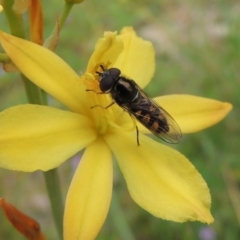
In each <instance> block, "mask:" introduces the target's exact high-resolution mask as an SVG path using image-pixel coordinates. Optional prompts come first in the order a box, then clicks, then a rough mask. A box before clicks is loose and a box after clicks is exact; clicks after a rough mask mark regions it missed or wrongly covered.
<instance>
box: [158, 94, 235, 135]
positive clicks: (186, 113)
mask: <svg viewBox="0 0 240 240" xmlns="http://www.w3.org/2000/svg"><path fill="white" fill-rule="evenodd" d="M154 100H155V101H156V102H157V103H158V104H159V105H160V106H162V107H163V108H164V109H165V110H166V111H167V112H168V113H169V114H170V115H171V116H172V117H173V118H174V120H175V121H176V122H177V123H178V125H179V126H180V128H181V130H182V132H183V133H193V132H197V131H201V130H203V129H205V128H208V127H211V126H213V125H215V124H217V123H218V122H220V121H221V120H222V119H223V118H225V117H226V115H227V114H228V113H229V112H230V111H231V109H232V105H231V104H230V103H227V102H220V101H217V100H214V99H209V98H203V97H197V96H192V95H185V94H182V95H180V94H176V95H167V96H162V97H157V98H154Z"/></svg>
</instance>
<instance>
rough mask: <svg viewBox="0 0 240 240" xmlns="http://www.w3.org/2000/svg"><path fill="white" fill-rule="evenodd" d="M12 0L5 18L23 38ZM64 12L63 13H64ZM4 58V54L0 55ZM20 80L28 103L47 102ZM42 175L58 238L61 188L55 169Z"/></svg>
mask: <svg viewBox="0 0 240 240" xmlns="http://www.w3.org/2000/svg"><path fill="white" fill-rule="evenodd" d="M13 2H14V0H2V6H3V8H4V13H5V14H6V18H7V20H8V23H9V27H10V30H11V33H12V34H13V35H15V36H17V37H20V38H25V31H24V24H23V19H22V15H21V14H16V13H15V12H14V11H13V10H12V5H13ZM67 9H68V11H70V9H71V8H70V5H69V6H68V7H67V8H66V10H65V12H66V13H67ZM66 13H65V14H66ZM65 20H66V15H65V19H64V17H63V18H62V19H61V24H63V22H64V21H65ZM1 58H3V60H5V59H4V56H1ZM21 77H22V80H23V82H24V86H25V90H26V94H27V97H28V101H29V103H32V104H40V105H44V104H47V101H46V95H44V93H43V91H42V90H41V89H40V88H38V87H37V86H36V85H35V84H33V83H32V82H31V81H29V79H28V78H26V77H25V76H24V75H22V74H21ZM44 177H45V181H46V186H47V191H48V195H49V199H50V202H51V207H52V212H53V217H54V220H55V224H56V227H57V230H58V234H59V239H62V238H63V237H62V236H63V224H62V222H63V200H62V195H61V188H60V182H59V177H58V173H57V169H53V170H50V171H48V172H44Z"/></svg>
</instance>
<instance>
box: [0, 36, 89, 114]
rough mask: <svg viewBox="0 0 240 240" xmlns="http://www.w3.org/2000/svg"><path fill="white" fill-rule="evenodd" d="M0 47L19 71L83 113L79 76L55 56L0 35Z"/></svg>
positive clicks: (26, 43)
mask: <svg viewBox="0 0 240 240" xmlns="http://www.w3.org/2000/svg"><path fill="white" fill-rule="evenodd" d="M0 41H1V44H2V47H3V48H4V50H5V51H6V53H7V54H8V56H9V57H10V59H11V60H12V61H13V62H14V64H15V65H16V66H17V67H18V69H19V70H20V71H21V72H22V73H23V74H24V75H25V76H27V78H29V79H30V80H31V81H32V82H34V83H35V84H36V85H38V86H39V87H41V88H42V89H43V90H45V91H46V92H48V93H49V94H51V95H52V96H53V97H55V98H56V99H58V100H59V101H60V102H62V103H63V104H64V105H66V106H67V107H68V108H69V109H71V110H72V111H75V112H80V113H83V112H84V109H83V108H84V102H85V101H86V90H85V87H84V85H83V84H82V85H81V83H80V80H79V76H78V75H77V74H76V73H75V72H74V71H73V70H72V69H71V68H70V67H69V66H68V65H67V64H66V63H65V62H64V61H63V60H62V59H61V58H59V57H58V56H57V55H56V54H54V53H53V52H51V51H49V50H48V49H46V48H44V47H41V46H39V45H37V44H34V43H32V42H29V41H26V40H23V39H20V38H17V37H14V36H11V35H8V34H6V33H3V32H0Z"/></svg>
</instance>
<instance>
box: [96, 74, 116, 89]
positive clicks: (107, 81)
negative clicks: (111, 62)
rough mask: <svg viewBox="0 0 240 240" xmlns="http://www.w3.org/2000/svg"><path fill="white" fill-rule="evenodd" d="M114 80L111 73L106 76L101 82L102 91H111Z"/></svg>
mask: <svg viewBox="0 0 240 240" xmlns="http://www.w3.org/2000/svg"><path fill="white" fill-rule="evenodd" d="M113 83H114V80H113V78H112V76H111V75H106V76H104V77H103V78H102V79H101V81H100V84H99V87H100V89H101V91H102V92H109V91H110V90H111V88H112V86H113Z"/></svg>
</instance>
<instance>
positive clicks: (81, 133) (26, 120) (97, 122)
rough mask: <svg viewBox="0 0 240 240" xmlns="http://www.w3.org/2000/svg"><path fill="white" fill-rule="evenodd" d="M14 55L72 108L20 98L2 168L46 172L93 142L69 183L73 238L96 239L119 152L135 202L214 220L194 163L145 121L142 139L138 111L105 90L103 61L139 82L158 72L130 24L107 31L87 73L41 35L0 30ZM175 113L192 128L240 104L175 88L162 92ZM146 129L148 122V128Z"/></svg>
mask: <svg viewBox="0 0 240 240" xmlns="http://www.w3.org/2000/svg"><path fill="white" fill-rule="evenodd" d="M0 40H1V44H2V46H3V48H4V49H5V51H6V53H7V54H8V56H9V57H10V58H11V60H12V61H13V62H14V63H15V64H16V66H17V67H18V68H19V69H20V71H21V72H22V73H23V74H24V75H26V76H27V77H28V78H29V79H31V81H33V82H34V83H35V84H36V85H38V86H39V87H41V88H42V89H44V90H45V91H47V92H48V93H49V94H50V95H52V96H53V97H55V98H56V99H58V100H59V101H60V102H62V103H63V104H64V105H65V106H67V107H68V109H69V111H63V110H59V109H55V108H53V107H49V106H38V105H30V104H26V105H20V106H15V107H12V108H9V109H7V110H5V111H3V112H2V113H1V114H0V126H1V128H0V131H1V134H0V166H1V167H4V168H8V169H11V170H20V171H35V170H37V169H41V170H43V171H46V170H49V169H52V168H55V167H57V166H59V165H60V164H61V163H62V162H63V161H65V160H67V159H68V158H70V157H71V156H73V155H74V154H75V153H77V152H78V151H80V150H82V149H84V148H85V152H84V154H83V157H82V159H81V161H80V164H79V166H78V167H77V169H76V172H75V175H74V177H73V180H72V182H71V186H70V188H69V191H68V195H67V200H66V208H65V214H64V239H70V240H73V239H94V238H95V237H96V236H97V234H98V232H99V230H100V228H101V227H102V225H103V222H104V220H105V218H106V215H107V212H108V209H109V204H110V201H111V192H112V182H113V167H112V158H113V157H114V158H115V159H116V160H117V162H118V164H119V166H120V169H121V171H122V173H123V175H124V178H125V180H126V182H127V187H128V190H129V192H130V194H131V196H132V198H133V200H134V201H135V202H136V203H138V204H139V205H140V206H141V207H142V208H144V209H145V210H147V211H148V212H150V213H151V214H153V215H154V216H157V217H160V218H163V219H167V220H173V221H177V222H184V221H194V220H199V221H202V222H207V223H211V222H213V218H212V216H211V213H210V210H209V209H210V205H211V198H210V193H209V189H208V187H207V185H206V183H205V181H204V180H203V178H202V177H201V175H200V174H199V173H198V172H197V170H196V169H195V168H194V166H193V165H192V164H191V163H190V162H189V161H188V159H187V158H185V157H184V156H183V155H182V154H181V153H179V152H178V151H176V150H174V149H172V148H170V147H168V146H165V145H163V144H161V143H158V142H156V141H153V140H152V139H151V138H149V137H148V136H146V135H144V134H143V133H142V132H144V131H145V132H147V130H146V129H143V128H142V127H141V128H140V134H139V140H140V146H137V142H136V132H135V129H134V124H133V122H132V119H131V117H130V116H129V114H127V113H126V112H124V111H123V110H122V109H121V108H120V107H119V106H117V105H116V104H114V105H113V106H111V107H109V108H108V109H103V108H101V107H95V108H93V109H91V107H92V106H95V105H101V106H107V105H109V104H110V103H111V101H112V100H111V99H110V97H109V94H96V93H95V92H86V89H93V90H96V91H98V80H97V79H96V77H97V74H96V73H95V71H96V70H99V65H100V64H103V65H104V66H107V67H117V68H119V69H121V71H122V74H123V75H126V76H127V77H129V78H131V79H134V80H135V81H136V82H137V83H138V84H139V85H140V87H144V86H146V85H147V84H148V82H149V81H150V79H151V77H152V76H153V73H154V50H153V47H152V45H151V44H150V43H149V42H147V41H144V40H143V39H141V38H139V37H137V36H136V34H135V32H134V31H133V30H132V29H131V28H125V29H124V30H123V31H122V32H121V34H120V35H117V34H116V33H113V32H106V33H105V35H104V37H103V38H101V39H100V40H99V41H98V43H97V44H96V48H95V51H94V53H93V54H92V56H91V58H90V61H89V63H88V67H87V71H86V73H85V74H84V75H83V76H82V77H81V78H79V76H78V75H77V74H76V73H75V72H74V71H73V70H72V69H71V68H70V67H69V66H68V65H67V64H66V63H65V62H64V61H63V60H61V59H60V58H59V57H58V56H57V55H55V54H54V53H52V52H50V51H49V50H47V49H45V48H43V47H41V46H38V45H36V44H34V43H31V42H28V41H25V40H22V39H18V38H16V37H13V36H10V35H7V34H5V33H1V37H0ZM155 100H156V101H157V102H158V103H159V104H160V105H161V106H163V107H164V108H165V109H166V110H167V111H169V113H170V114H171V115H172V116H173V118H174V119H175V120H176V122H177V123H178V124H179V126H180V128H181V130H182V132H183V133H186V132H194V131H199V130H201V129H203V128H206V127H209V126H211V125H213V124H215V123H217V122H218V121H220V120H221V119H222V118H224V117H225V116H226V115H227V113H228V112H229V111H230V110H231V108H232V106H231V104H229V103H222V102H218V101H215V100H210V99H205V98H200V97H194V96H189V95H173V96H165V97H160V98H156V99H155ZM139 127H140V126H139Z"/></svg>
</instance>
